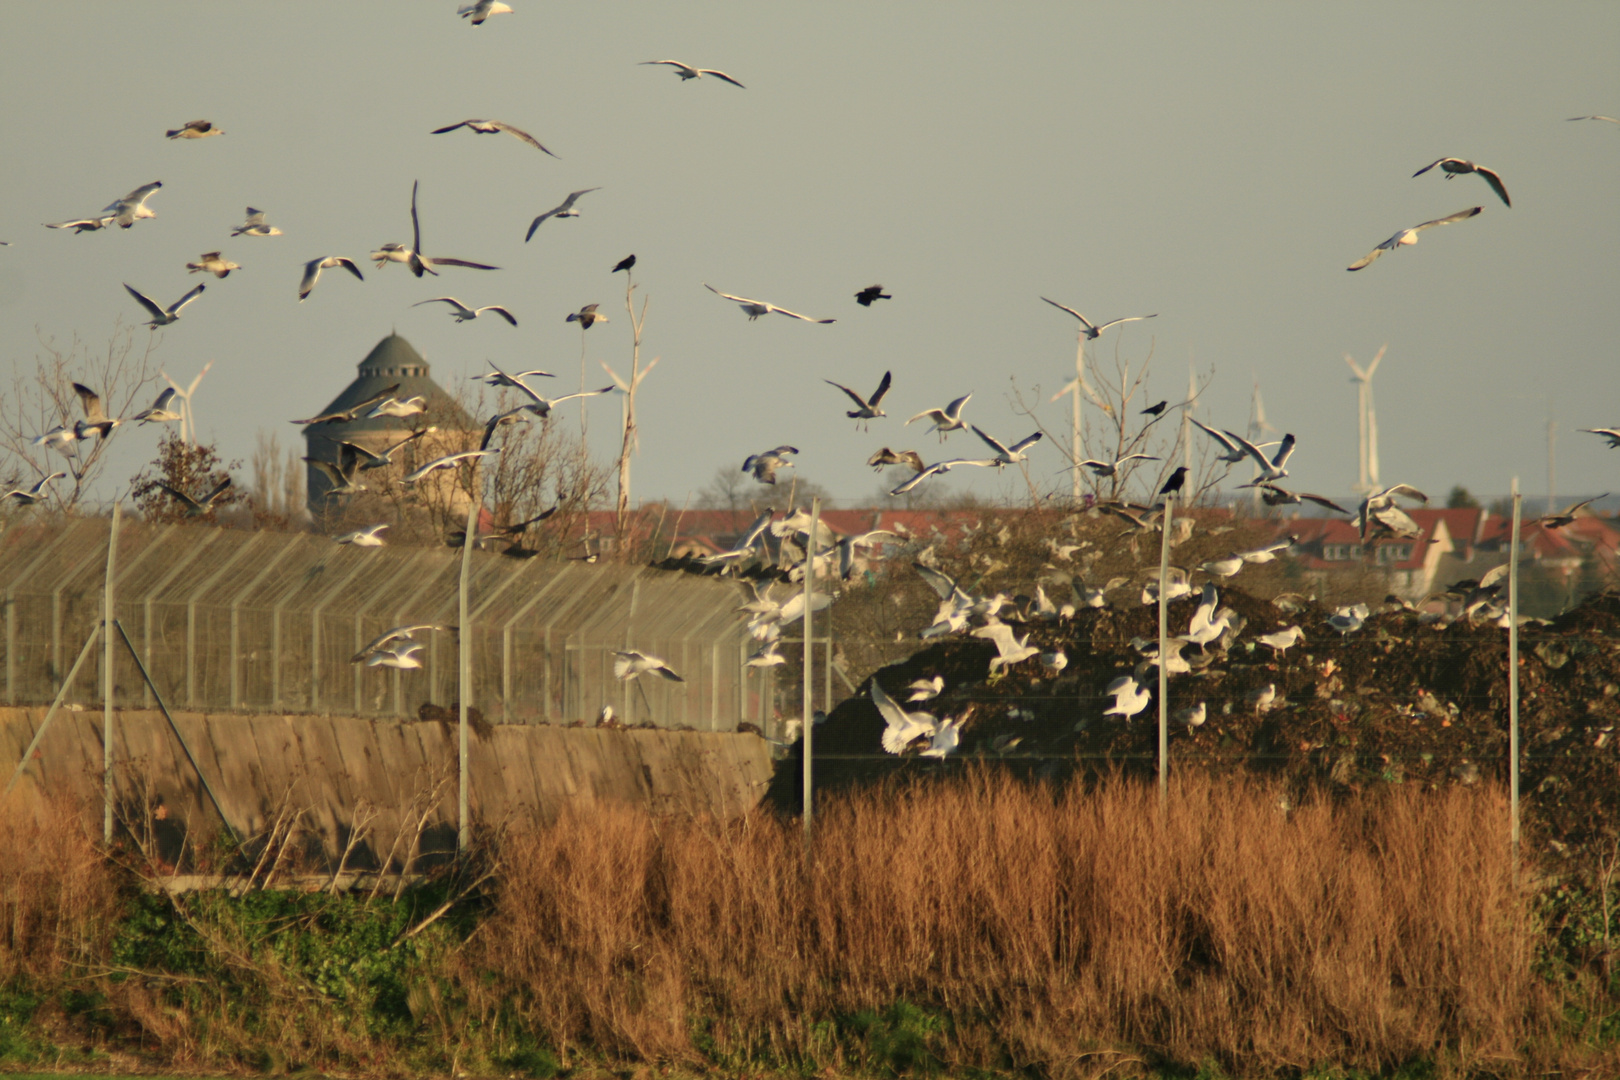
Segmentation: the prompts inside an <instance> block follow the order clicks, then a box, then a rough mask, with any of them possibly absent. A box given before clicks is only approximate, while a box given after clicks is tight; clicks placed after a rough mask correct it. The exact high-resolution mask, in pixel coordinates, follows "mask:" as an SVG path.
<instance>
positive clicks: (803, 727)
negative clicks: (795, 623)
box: [761, 498, 821, 843]
mask: <svg viewBox="0 0 1620 1080" xmlns="http://www.w3.org/2000/svg"><path fill="white" fill-rule="evenodd" d="M820 531H821V500H820V499H819V498H817V499H811V500H810V539H809V541H808V542H807V543H806V544H805V546H804V550H805V557H804V704H803V707H802V709H801V711H800V713H799V715H800V717H801V720H800V722H799V732H800V734H799V738H800V740H801V741H800V743H799V748H800V750H801V751H802V755H801V756H802V757H803V758H804V839H805V842H806V843H808V842H809V841H810V831H811V822H812V815H813V813H814V805H813V800H812V798H811V794H812V793H811V781H812V779H813V772H814V769H813V767H812V763H811V758H812V755H811V737H810V732H811V731H812V729H814V728H815V726H816V722H815V720H814V718H813V717H814V712H813V708H814V705H815V685H816V684H815V682H814V681H813V680H814V670H813V669H814V663H813V661H814V660H815V655H816V635H815V632H814V630H813V628H812V626H811V621H810V620H811V619H812V618H814V616H815V606H816V605H815V599H816V536H817V534H818V533H820ZM761 730H764V729H763V728H762V729H761Z"/></svg>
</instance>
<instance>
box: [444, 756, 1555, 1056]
mask: <svg viewBox="0 0 1620 1080" xmlns="http://www.w3.org/2000/svg"><path fill="white" fill-rule="evenodd" d="M1279 792H1280V789H1273V788H1271V787H1268V786H1267V785H1265V784H1264V783H1261V782H1255V781H1235V782H1234V781H1227V780H1221V781H1212V780H1206V779H1200V778H1189V779H1184V780H1180V781H1178V782H1177V783H1176V784H1175V785H1174V787H1173V792H1172V796H1171V799H1170V805H1169V809H1168V813H1167V815H1164V816H1161V814H1160V812H1159V809H1158V803H1157V796H1156V794H1155V792H1154V791H1153V790H1152V789H1151V788H1144V787H1143V786H1141V785H1139V784H1137V783H1134V782H1129V781H1124V780H1119V781H1113V782H1107V783H1104V784H1102V785H1100V786H1098V787H1097V788H1095V789H1093V790H1091V791H1081V790H1078V789H1076V790H1072V791H1069V792H1065V793H1054V792H1052V791H1049V790H1046V789H1042V788H1038V787H1030V786H1027V785H1021V784H1018V783H1015V782H1011V781H1007V780H1004V779H1001V778H997V777H994V776H991V775H989V774H984V775H979V776H977V777H976V778H973V779H970V780H968V781H965V782H961V783H955V784H938V785H923V786H917V787H910V788H905V789H901V790H894V791H889V792H881V793H868V794H860V795H855V796H852V797H849V798H845V799H840V800H838V801H836V802H832V803H830V804H829V805H828V806H827V807H826V809H825V810H824V811H823V813H822V814H821V816H820V818H819V820H818V831H817V837H816V843H815V846H814V855H813V858H811V859H809V860H807V859H806V858H805V855H804V849H803V846H802V842H801V834H800V833H799V831H798V828H797V825H796V824H795V823H791V822H786V821H781V820H777V819H774V818H772V817H769V816H767V815H764V814H759V815H755V816H753V817H751V818H749V819H747V820H745V821H743V822H739V823H732V824H715V823H710V822H705V821H699V820H688V821H683V822H671V821H668V820H665V821H659V820H656V819H654V818H651V817H649V816H647V815H645V814H642V813H639V812H634V811H630V810H606V809H603V810H598V811H596V812H594V813H593V814H592V815H591V816H590V817H589V818H575V819H572V820H564V821H562V822H560V823H558V824H557V825H555V826H553V827H550V828H546V829H542V830H537V831H534V832H530V833H527V834H524V835H521V836H517V837H513V838H510V839H509V840H508V842H507V844H506V845H505V848H504V851H503V857H502V862H503V864H504V866H505V872H504V875H503V877H504V881H503V884H502V889H501V895H500V899H499V900H498V903H497V907H496V910H495V911H494V912H493V913H492V915H491V917H490V918H489V919H488V921H487V922H486V923H485V924H484V925H483V927H482V930H481V932H480V933H479V934H478V935H477V936H476V937H475V939H474V940H473V941H472V942H471V943H469V946H468V953H467V956H466V959H467V961H468V962H469V963H470V964H471V965H472V967H473V968H474V969H475V970H477V971H478V972H480V973H482V975H483V976H484V978H485V979H486V980H488V981H487V986H488V990H487V991H486V992H485V993H484V994H483V997H482V999H481V1000H478V994H479V992H478V991H477V990H474V991H473V993H474V995H475V1002H474V1004H475V1006H478V1005H481V1006H482V1007H484V1008H486V1009H490V1010H494V1009H497V1008H499V1007H502V1006H504V1007H506V1008H515V1009H517V1010H518V1012H519V1013H520V1015H521V1016H522V1017H523V1019H524V1020H525V1021H527V1023H528V1024H531V1025H533V1028H535V1029H539V1030H543V1031H546V1032H548V1033H549V1034H550V1035H551V1037H552V1038H553V1039H555V1040H556V1045H557V1046H558V1048H559V1050H562V1051H563V1052H564V1053H565V1054H566V1053H567V1052H569V1051H570V1049H579V1048H583V1047H596V1048H600V1049H605V1050H607V1051H609V1052H616V1053H623V1054H628V1055H632V1056H637V1057H642V1058H652V1059H664V1060H671V1059H674V1060H683V1059H684V1060H687V1061H697V1060H698V1059H699V1057H700V1050H701V1049H704V1048H709V1049H711V1050H712V1049H713V1048H718V1049H719V1050H720V1051H721V1052H722V1053H724V1054H730V1055H736V1057H737V1058H739V1059H749V1058H753V1059H757V1058H758V1057H760V1056H761V1055H762V1054H768V1055H769V1056H772V1057H776V1058H777V1059H778V1060H783V1059H787V1060H794V1061H797V1062H799V1063H800V1064H801V1065H804V1064H810V1065H812V1066H815V1065H821V1066H824V1065H826V1064H829V1063H832V1064H857V1063H858V1062H853V1061H851V1060H850V1058H851V1055H854V1056H856V1057H859V1055H860V1054H861V1052H862V1051H861V1048H860V1047H859V1046H858V1045H856V1044H855V1043H853V1042H852V1041H851V1040H850V1039H849V1038H847V1037H843V1038H840V1037H839V1036H838V1035H836V1034H833V1035H829V1025H828V1024H827V1023H826V1022H827V1021H829V1020H838V1019H839V1018H844V1019H845V1020H847V1019H848V1018H850V1017H853V1016H855V1015H856V1014H858V1013H860V1012H861V1011H862V1010H868V1009H874V1008H875V1009H882V1008H883V1007H885V1006H887V1005H891V1004H892V1003H895V1002H900V1001H905V1002H909V1003H911V1004H912V1005H915V1006H918V1007H920V1008H921V1009H923V1010H926V1011H929V1012H932V1013H934V1014H943V1015H944V1016H947V1017H949V1018H950V1021H951V1023H950V1025H949V1027H948V1028H947V1029H946V1030H945V1031H944V1032H942V1033H940V1034H938V1035H937V1036H934V1037H931V1038H930V1039H929V1052H930V1053H931V1054H932V1055H934V1056H935V1057H936V1058H937V1060H938V1061H939V1063H940V1064H942V1065H945V1066H947V1067H981V1068H986V1067H987V1068H996V1069H1005V1068H1009V1067H1016V1068H1029V1067H1033V1068H1035V1069H1036V1070H1037V1071H1039V1072H1041V1073H1045V1074H1050V1075H1092V1074H1097V1073H1100V1072H1101V1071H1104V1070H1105V1069H1108V1068H1116V1069H1117V1068H1118V1067H1119V1066H1121V1065H1122V1064H1123V1065H1126V1066H1127V1069H1126V1071H1127V1072H1130V1071H1135V1068H1134V1067H1133V1066H1130V1065H1129V1063H1130V1062H1132V1061H1138V1062H1142V1061H1151V1060H1160V1061H1179V1062H1199V1061H1203V1060H1206V1059H1209V1058H1214V1059H1217V1060H1219V1061H1220V1062H1221V1063H1223V1065H1224V1066H1225V1067H1226V1068H1228V1069H1230V1070H1232V1071H1234V1072H1236V1073H1237V1074H1239V1075H1245V1076H1247V1075H1265V1074H1271V1073H1274V1072H1287V1071H1289V1070H1298V1069H1304V1068H1309V1067H1312V1066H1315V1065H1319V1064H1322V1063H1329V1062H1331V1063H1333V1064H1335V1065H1337V1066H1341V1067H1353V1068H1361V1069H1367V1070H1376V1069H1382V1068H1388V1067H1391V1066H1394V1065H1398V1064H1399V1063H1402V1062H1406V1061H1409V1060H1413V1059H1418V1058H1425V1059H1431V1060H1434V1061H1436V1062H1437V1063H1438V1064H1439V1065H1440V1066H1441V1072H1442V1073H1445V1072H1450V1071H1452V1070H1453V1069H1456V1070H1459V1071H1468V1070H1473V1069H1479V1068H1482V1067H1483V1068H1490V1067H1491V1066H1492V1065H1493V1064H1497V1065H1502V1066H1505V1067H1506V1069H1507V1071H1509V1072H1511V1071H1515V1070H1514V1067H1513V1066H1512V1065H1511V1064H1509V1063H1510V1062H1515V1061H1518V1060H1519V1055H1520V1054H1521V1053H1522V1052H1523V1048H1524V1047H1525V1046H1527V1045H1530V1044H1532V1043H1533V1042H1534V1041H1535V1037H1536V1035H1537V1033H1538V1032H1540V1031H1542V1030H1545V1028H1544V1025H1545V1024H1546V1023H1547V1022H1548V1018H1549V1016H1550V1012H1549V1009H1550V1002H1549V998H1548V995H1547V992H1546V991H1545V989H1544V988H1543V985H1542V984H1540V983H1539V982H1538V981H1537V980H1536V979H1535V978H1534V977H1533V974H1532V970H1531V963H1532V951H1533V947H1534V941H1535V939H1534V933H1533V929H1532V927H1531V925H1530V921H1529V919H1528V915H1527V904H1526V903H1525V901H1524V900H1522V899H1520V898H1519V895H1518V894H1517V893H1516V892H1515V888H1514V884H1513V873H1512V866H1511V865H1510V861H1509V858H1508V855H1507V843H1506V836H1505V826H1504V823H1505V820H1506V817H1505V814H1504V812H1503V806H1502V800H1501V797H1500V795H1499V794H1498V793H1495V792H1480V791H1465V790H1453V791H1446V792H1438V793H1437V792H1418V791H1404V790H1394V791H1390V792H1386V793H1380V794H1377V795H1367V796H1364V797H1361V798H1358V799H1353V800H1349V801H1344V802H1339V803H1330V802H1328V801H1325V800H1324V801H1312V802H1309V803H1308V804H1306V805H1302V806H1299V807H1296V808H1293V809H1291V810H1284V809H1283V808H1282V807H1281V806H1280V805H1279V799H1280V797H1281V796H1280V793H1279ZM490 976H493V978H490ZM474 983H475V984H476V980H474ZM514 987H517V988H521V992H520V993H518V994H516V995H514V994H513V989H514ZM699 1039H702V1040H705V1047H700V1045H699V1041H698V1040H699ZM708 1040H712V1042H709V1041H708ZM868 1064H870V1063H868ZM1521 1064H1522V1063H1521Z"/></svg>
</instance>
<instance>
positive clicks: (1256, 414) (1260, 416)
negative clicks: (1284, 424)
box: [1249, 373, 1277, 517]
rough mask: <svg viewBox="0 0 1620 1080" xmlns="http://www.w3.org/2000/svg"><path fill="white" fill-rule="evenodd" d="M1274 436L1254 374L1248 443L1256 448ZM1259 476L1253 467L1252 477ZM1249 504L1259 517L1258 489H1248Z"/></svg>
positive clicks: (1257, 376)
mask: <svg viewBox="0 0 1620 1080" xmlns="http://www.w3.org/2000/svg"><path fill="white" fill-rule="evenodd" d="M1275 434H1277V429H1276V427H1274V426H1273V425H1271V424H1269V423H1267V422H1266V403H1265V400H1264V399H1263V398H1261V396H1260V376H1259V374H1258V373H1256V374H1255V376H1254V396H1253V397H1252V398H1251V400H1250V403H1249V441H1250V442H1252V443H1254V445H1256V446H1260V445H1262V444H1263V443H1264V442H1265V438H1266V436H1267V435H1275ZM1259 475H1260V468H1259V466H1255V468H1254V476H1255V477H1259ZM1249 502H1250V504H1251V506H1252V509H1253V513H1254V516H1255V517H1259V516H1260V489H1259V488H1251V489H1249Z"/></svg>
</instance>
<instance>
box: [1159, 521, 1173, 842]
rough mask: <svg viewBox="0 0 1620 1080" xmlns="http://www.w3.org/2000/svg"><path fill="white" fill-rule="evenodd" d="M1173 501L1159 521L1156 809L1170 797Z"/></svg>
mask: <svg viewBox="0 0 1620 1080" xmlns="http://www.w3.org/2000/svg"><path fill="white" fill-rule="evenodd" d="M1174 506H1175V500H1174V499H1172V498H1166V499H1165V500H1164V517H1163V519H1161V520H1160V522H1159V527H1160V528H1161V529H1162V530H1163V537H1162V539H1161V540H1160V543H1159V809H1160V810H1163V809H1164V808H1165V807H1166V806H1167V805H1168V803H1169V799H1170V697H1169V686H1170V676H1169V675H1168V674H1167V673H1166V672H1165V664H1164V653H1165V649H1166V648H1168V647H1169V634H1168V632H1167V629H1166V627H1167V626H1168V615H1167V609H1168V607H1169V596H1170V584H1169V575H1170V517H1171V513H1172V508H1173V507H1174Z"/></svg>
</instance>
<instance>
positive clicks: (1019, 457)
mask: <svg viewBox="0 0 1620 1080" xmlns="http://www.w3.org/2000/svg"><path fill="white" fill-rule="evenodd" d="M968 427H970V428H972V429H973V434H975V435H977V436H978V437H979V438H980V439H982V440H983V441H984V444H985V445H986V446H988V447H989V448H990V449H992V450H994V451H995V452H996V465H997V466H1001V465H1016V464H1018V463H1019V462H1020V461H1028V460H1029V455H1028V454H1026V453H1024V451H1025V450H1027V449H1029V448H1030V447H1031V446H1034V445H1035V444H1036V443H1038V442H1040V441H1041V433H1040V432H1039V431H1037V432H1036V433H1035V434H1033V435H1027V436H1025V437H1024V438H1023V439H1020V440H1019V441H1018V442H1015V443H1013V444H1012V445H1011V446H1007V445H1006V444H1005V443H1003V442H1002V441H1001V440H1000V439H995V438H992V437H990V436H989V435H986V434H985V433H984V429H983V428H981V427H979V426H978V425H977V424H969V425H968Z"/></svg>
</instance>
